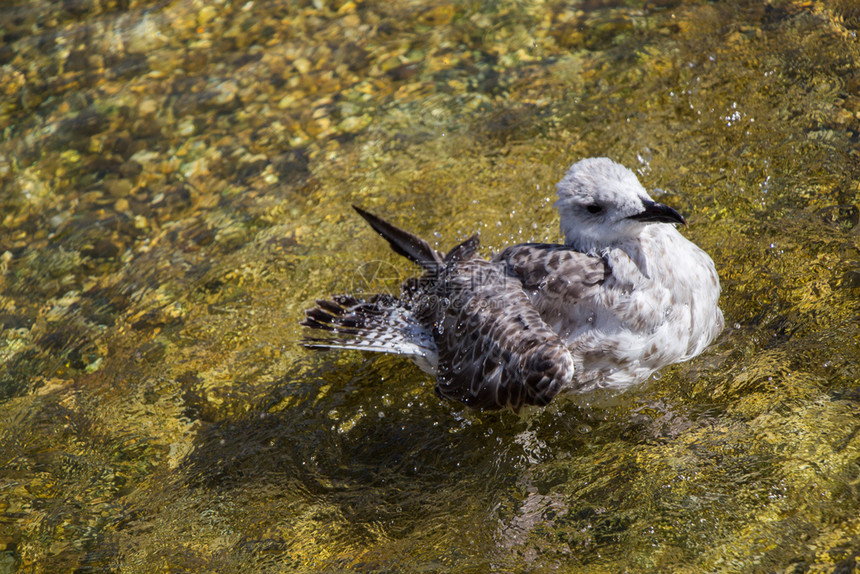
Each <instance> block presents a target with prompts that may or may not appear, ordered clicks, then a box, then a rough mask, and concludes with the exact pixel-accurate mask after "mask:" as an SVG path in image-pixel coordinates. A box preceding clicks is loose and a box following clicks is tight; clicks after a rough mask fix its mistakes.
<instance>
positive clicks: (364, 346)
mask: <svg viewBox="0 0 860 574" xmlns="http://www.w3.org/2000/svg"><path fill="white" fill-rule="evenodd" d="M302 325H304V326H305V327H310V328H312V329H318V330H320V331H326V332H328V333H329V335H327V336H324V337H306V338H304V339H303V340H302V345H303V346H305V347H306V348H308V349H353V350H359V351H375V352H378V353H392V354H396V355H406V356H409V357H410V358H412V359H413V360H415V362H416V363H418V365H419V366H420V367H421V368H422V369H424V370H425V371H427V372H433V370H434V369H435V365H436V355H437V351H436V344H435V342H434V341H433V336H432V334H431V333H429V332H427V330H426V329H425V328H424V327H422V326H421V325H420V324H419V323H418V322H417V321H416V320H415V318H414V317H413V316H412V315H411V314H410V313H409V311H408V310H407V309H405V308H403V306H402V303H401V302H400V301H399V300H398V299H396V298H395V297H392V296H390V295H384V294H381V295H374V296H373V297H371V298H370V299H368V300H363V299H358V298H356V297H353V296H351V295H335V296H333V297H332V299H331V300H328V301H325V300H323V301H317V307H315V308H313V309H309V310H307V311H305V320H304V321H303V322H302Z"/></svg>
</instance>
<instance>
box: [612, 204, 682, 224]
mask: <svg viewBox="0 0 860 574" xmlns="http://www.w3.org/2000/svg"><path fill="white" fill-rule="evenodd" d="M642 205H643V206H644V207H645V209H644V211H641V212H639V213H637V214H636V215H631V216H630V217H628V218H627V219H635V220H636V221H643V222H646V223H680V224H681V225H683V226H684V227H686V226H687V220H686V219H684V216H683V215H681V214H680V213H678V212H677V211H675V210H674V209H672V208H671V207H669V206H668V205H663V204H662V203H657V202H655V201H648V200H645V201H643V202H642Z"/></svg>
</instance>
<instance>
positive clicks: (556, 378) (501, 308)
mask: <svg viewBox="0 0 860 574" xmlns="http://www.w3.org/2000/svg"><path fill="white" fill-rule="evenodd" d="M456 251H457V250H456V249H455V250H454V251H452V252H451V254H449V256H448V261H446V265H445V267H444V268H443V269H442V270H441V273H440V276H439V277H438V278H437V279H436V281H434V283H435V285H434V286H433V288H431V289H428V290H427V291H426V293H427V295H426V296H425V298H424V299H425V303H424V304H423V307H424V313H423V315H424V321H426V322H425V324H428V325H432V328H433V330H434V339H435V341H436V347H437V349H438V352H439V362H438V367H437V380H436V392H437V393H438V394H439V395H440V396H443V397H445V398H448V399H453V400H457V401H461V402H463V403H465V404H467V405H469V406H470V407H475V408H485V409H498V408H505V407H509V408H512V409H514V410H519V408H520V407H522V406H523V405H525V404H533V405H545V404H547V403H549V401H550V400H551V399H552V398H553V397H554V396H555V395H556V394H557V393H558V391H559V390H560V389H561V388H562V387H563V386H565V385H568V384H570V383H571V382H572V380H573V374H574V367H573V357H572V356H571V353H570V351H569V350H568V348H567V346H566V345H565V344H564V342H563V341H562V340H561V339H560V338H559V337H558V335H557V334H556V333H555V332H554V331H553V330H552V329H550V328H549V326H548V325H547V324H546V323H544V321H543V320H542V319H541V317H540V314H539V313H538V311H537V309H535V307H534V306H533V305H532V303H531V301H530V300H529V298H528V296H527V295H526V293H525V292H524V291H523V288H522V284H521V282H520V280H519V279H517V278H516V277H511V276H510V275H509V274H508V273H507V271H506V269H505V266H504V265H502V264H500V263H498V262H489V261H486V260H483V259H479V258H477V257H471V253H469V254H468V255H467V257H466V258H464V259H459V260H458V258H457V257H456V256H455V257H453V258H452V254H455V253H456ZM461 255H464V254H461Z"/></svg>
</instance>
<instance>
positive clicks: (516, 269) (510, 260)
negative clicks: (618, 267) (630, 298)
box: [493, 243, 612, 319]
mask: <svg viewBox="0 0 860 574" xmlns="http://www.w3.org/2000/svg"><path fill="white" fill-rule="evenodd" d="M493 261H496V262H499V263H503V264H504V265H505V269H506V271H507V272H508V273H509V274H510V275H512V276H514V277H517V278H518V279H519V280H520V282H521V285H522V288H523V289H525V290H526V291H528V292H529V293H530V295H531V297H530V298H531V300H532V303H533V304H534V305H535V307H536V308H537V309H538V310H539V312H540V313H541V315H542V316H543V317H544V318H545V319H546V318H547V317H548V316H554V315H556V314H557V313H559V312H560V311H561V310H562V309H563V308H564V307H567V306H570V305H572V304H574V303H576V302H577V301H579V300H581V299H583V298H584V297H587V296H589V295H592V294H594V293H595V292H596V291H597V289H599V288H600V286H601V285H602V284H603V283H604V282H605V281H606V280H607V279H609V277H610V276H611V274H612V270H611V269H610V268H609V265H608V264H607V263H606V262H605V261H604V260H603V259H602V258H600V257H597V256H595V255H588V254H586V253H581V252H579V251H575V250H574V249H572V248H570V247H567V246H564V245H557V244H547V243H524V244H522V245H513V246H511V247H508V248H507V249H505V250H504V251H502V252H501V253H499V254H498V255H496V256H495V257H494V258H493Z"/></svg>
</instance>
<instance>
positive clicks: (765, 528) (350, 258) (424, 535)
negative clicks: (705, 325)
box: [0, 0, 860, 572]
mask: <svg viewBox="0 0 860 574" xmlns="http://www.w3.org/2000/svg"><path fill="white" fill-rule="evenodd" d="M0 22H2V24H0V30H2V44H0V94H2V95H0V129H2V130H3V139H2V142H0V202H2V213H0V222H2V225H0V271H2V274H0V329H2V330H0V361H2V365H3V367H2V370H0V457H2V459H0V460H1V461H2V464H0V493H2V494H0V572H15V571H20V572H152V571H171V572H173V571H176V572H179V571H224V572H240V571H241V572H351V571H355V572H391V571H423V572H449V571H450V572H455V571H456V572H491V571H516V572H543V571H550V570H561V571H566V572H618V571H630V572H640V571H641V572H644V571H683V572H774V571H780V572H830V571H839V572H846V571H851V568H856V567H857V566H856V556H857V555H858V553H860V519H858V517H860V437H858V430H860V418H858V404H860V390H858V383H857V379H858V372H860V368H858V367H860V351H858V341H860V329H858V325H860V322H858V303H857V301H858V296H860V254H858V236H860V235H858V233H860V227H858V217H860V211H858V205H860V197H858V196H860V167H858V165H860V162H858V159H860V157H858V156H860V153H858V150H860V146H858V143H860V97H858V93H860V72H858V70H860V47H858V40H857V30H858V27H860V9H858V8H857V5H856V4H855V3H854V2H852V1H851V0H833V1H828V2H824V1H806V0H795V1H788V0H773V1H771V2H769V3H759V2H748V1H745V0H729V1H726V2H707V1H704V0H691V1H683V2H682V1H680V0H657V1H650V2H641V1H632V0H631V1H620V0H614V1H613V0H585V1H582V2H568V3H563V2H542V3H532V2H516V1H507V2H475V1H461V2H450V3H446V2H428V1H411V2H407V1H395V2H377V1H373V0H367V1H347V2H325V1H322V0H317V1H314V2H283V1H281V2H275V1H256V0H255V1H251V2H246V3H244V4H240V3H229V2H213V3H203V2H192V1H187V0H177V1H174V2H146V1H142V2H135V1H132V2H110V1H109V2H90V1H88V0H74V1H71V2H69V1H65V2H53V1H48V0H46V1H43V2H23V1H21V2H11V3H6V4H5V5H4V6H3V7H2V8H0ZM598 155H606V156H609V157H612V158H614V159H616V160H618V161H620V162H622V163H624V164H626V165H627V166H629V167H631V168H632V169H634V170H635V171H636V172H637V174H638V175H639V176H640V178H641V180H642V181H643V184H644V185H645V186H646V187H647V188H649V189H660V190H662V191H661V192H655V195H658V196H659V197H660V199H661V200H662V201H664V202H666V203H669V204H671V205H673V206H675V207H677V208H678V209H679V210H680V211H681V212H682V213H684V214H685V215H686V216H687V218H688V219H689V221H690V226H689V228H688V229H686V230H684V231H683V232H684V233H685V234H686V235H687V236H688V237H690V238H691V239H692V240H693V241H695V242H697V243H698V244H699V245H701V246H702V247H703V248H704V249H705V250H706V251H708V252H709V253H710V254H711V255H712V256H713V258H714V260H715V261H716V264H717V267H718V270H719V272H720V275H721V278H722V284H723V298H722V301H721V305H722V307H723V309H724V311H725V314H726V318H727V325H728V326H727V329H726V331H725V332H724V334H723V335H721V337H720V338H719V339H718V340H717V342H716V343H715V344H714V345H713V346H712V347H711V348H710V349H709V350H708V351H706V352H705V353H704V354H703V355H701V356H700V357H698V358H696V359H695V360H693V361H690V362H689V363H685V364H682V365H677V366H674V367H671V368H666V369H664V370H663V371H662V372H661V373H660V376H659V377H655V379H654V380H652V381H650V382H649V383H648V384H646V385H643V386H642V387H640V388H638V389H635V390H632V391H630V392H627V393H624V394H622V395H620V396H615V397H610V396H601V395H589V396H583V397H579V398H577V399H575V400H569V401H559V402H557V403H556V404H553V405H551V406H550V407H549V408H547V409H545V410H543V411H534V412H531V413H528V414H527V415H525V416H523V417H518V416H515V415H513V414H510V413H473V412H469V411H467V410H465V409H464V408H463V407H461V406H459V405H455V404H451V403H446V402H442V401H440V400H439V399H437V398H436V397H435V395H434V394H433V392H432V380H430V379H429V378H428V377H426V376H425V375H423V374H422V373H421V372H420V371H419V370H418V369H417V368H415V367H414V366H413V365H411V364H408V363H405V362H404V361H402V360H399V359H397V358H394V357H370V356H366V355H362V354H359V353H342V354H319V353H310V352H307V351H305V350H303V349H302V348H301V347H300V346H298V345H297V341H298V340H299V338H300V337H301V331H300V329H299V327H298V326H297V324H298V321H300V320H301V317H302V311H303V309H305V308H308V307H310V306H311V305H312V304H313V300H314V299H315V298H316V297H319V296H322V295H325V294H327V293H331V292H343V291H349V290H359V291H369V290H374V289H396V287H397V283H398V281H399V280H400V279H402V278H403V277H406V276H408V275H409V274H410V273H413V272H414V271H415V269H413V268H411V267H410V264H409V263H408V262H406V261H405V260H402V259H399V258H398V257H397V256H396V255H394V254H392V253H390V252H389V251H388V250H387V247H386V246H385V244H384V242H383V241H381V240H380V239H379V238H378V237H377V236H376V235H375V234H374V233H373V232H371V231H370V230H369V229H368V228H367V227H366V226H365V225H364V223H363V222H362V221H361V220H360V218H358V217H357V216H356V215H355V214H354V213H353V212H352V211H351V209H350V207H349V206H350V205H351V204H353V203H356V204H360V205H362V206H364V207H366V208H367V209H369V210H371V211H376V212H379V213H380V214H382V215H386V216H389V217H391V218H392V219H394V220H395V221H396V222H397V223H399V224H401V225H403V226H404V227H407V228H409V229H412V230H414V231H416V232H419V233H420V234H422V235H424V236H426V237H428V238H431V239H432V241H433V242H434V243H435V244H436V245H438V246H439V248H447V247H450V246H451V245H453V244H454V243H455V242H456V241H458V240H460V239H463V238H465V237H467V236H468V235H471V234H472V233H474V232H476V231H477V232H480V234H481V239H482V242H483V246H484V247H483V250H484V253H485V254H491V253H493V252H495V251H498V250H499V249H501V248H502V247H504V246H505V245H507V244H510V243H512V242H520V241H531V240H536V241H557V240H558V239H559V233H558V228H557V226H558V223H557V219H556V214H555V213H554V211H553V210H552V207H551V203H552V201H553V199H554V184H555V182H556V181H557V180H558V179H559V178H560V177H561V176H562V174H563V173H564V171H565V169H566V168H567V166H568V165H570V164H571V163H572V162H574V161H576V160H578V159H580V158H582V157H588V156H598Z"/></svg>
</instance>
